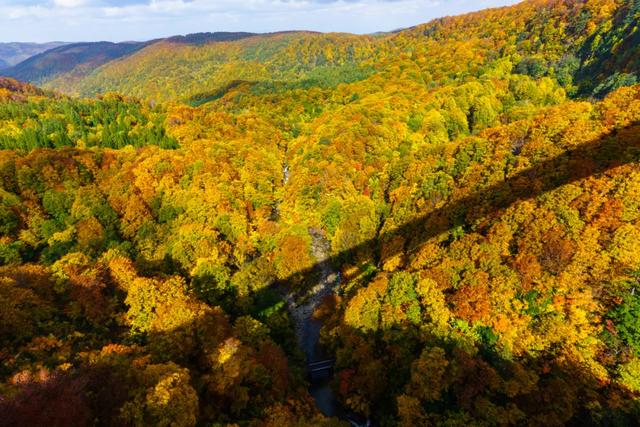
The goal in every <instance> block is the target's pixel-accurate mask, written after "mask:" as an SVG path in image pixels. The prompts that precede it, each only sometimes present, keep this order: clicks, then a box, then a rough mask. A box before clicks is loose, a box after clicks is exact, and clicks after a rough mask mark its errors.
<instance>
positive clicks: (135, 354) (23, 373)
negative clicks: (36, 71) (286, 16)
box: [0, 0, 640, 427]
mask: <svg viewBox="0 0 640 427" xmlns="http://www.w3.org/2000/svg"><path fill="white" fill-rule="evenodd" d="M635 4H636V3H635V2H634V1H626V2H621V1H610V0H588V1H560V0H544V1H543V0H535V1H528V2H524V3H522V4H519V5H516V6H514V7H509V8H500V9H493V10H486V11H483V12H480V13H475V14H469V15H464V16H459V17H450V18H444V19H441V20H437V21H434V22H431V23H428V24H425V25H421V26H418V27H415V28H412V29H408V30H405V31H402V32H399V33H396V34H387V35H381V36H379V37H361V36H351V35H334V34H329V35H325V34H310V33H288V34H274V35H266V36H251V37H246V38H242V39H241V40H233V41H225V42H221V43H210V42H206V41H205V42H203V43H201V44H199V45H193V44H185V43H176V42H175V41H163V42H159V43H157V44H154V45H152V46H148V47H146V48H144V49H142V50H139V51H138V52H136V53H134V54H133V55H130V56H128V57H126V58H121V59H120V60H117V61H113V62H110V63H108V64H105V65H104V66H102V67H100V68H98V69H96V70H95V71H94V72H92V73H91V75H89V76H87V77H86V78H83V79H82V81H78V82H77V83H78V84H87V85H88V86H87V87H86V88H85V89H83V90H87V91H88V92H87V93H93V92H91V91H97V92H101V91H107V90H109V91H111V90H120V91H123V92H125V91H126V92H128V93H136V94H139V95H140V96H143V97H146V98H151V99H169V100H171V102H168V103H166V104H164V103H157V102H156V103H152V102H146V101H133V100H129V99H126V98H122V97H120V96H117V95H113V94H109V95H104V96H103V98H102V99H99V100H87V101H75V100H70V99H68V98H66V97H63V96H58V97H57V98H56V97H54V96H52V95H51V94H46V93H43V92H34V91H37V90H36V89H35V88H33V87H32V86H29V85H22V84H19V83H17V82H15V81H12V80H2V81H0V88H1V87H3V86H4V87H5V89H0V119H2V120H3V121H2V122H0V133H1V134H2V135H3V139H2V141H3V143H4V144H6V145H5V146H6V147H8V148H12V149H8V150H0V233H1V234H0V263H1V264H3V265H5V266H3V267H0V285H1V286H0V320H2V322H0V339H1V340H0V341H1V342H2V343H3V348H2V351H1V352H0V355H2V357H3V364H2V367H1V369H0V394H1V396H0V412H1V413H6V414H9V416H8V417H5V418H4V419H2V420H0V423H2V421H5V423H6V424H8V425H15V424H18V421H22V423H23V424H27V425H55V424H59V425H84V424H88V423H94V424H105V425H128V424H141V425H156V424H160V423H165V424H175V425H185V426H195V425H229V424H237V425H249V426H254V425H255V426H266V427H280V426H290V425H291V426H306V425H313V426H333V425H337V421H336V420H332V419H327V418H326V417H323V416H322V415H321V414H319V412H318V410H317V409H316V408H315V407H314V406H313V401H312V399H311V397H310V396H309V393H308V392H307V390H308V389H309V388H308V384H307V383H306V382H305V380H304V377H305V373H307V374H312V372H311V369H308V366H307V365H306V363H305V362H306V360H305V355H304V354H302V352H301V351H300V348H298V347H297V346H296V340H295V335H294V330H293V328H292V326H293V325H292V322H291V320H292V319H291V316H290V314H289V313H288V312H287V302H289V304H291V306H292V305H293V304H292V303H293V301H292V300H291V299H290V297H291V296H294V295H295V296H300V299H299V301H295V303H296V305H298V307H299V308H300V309H301V310H300V312H299V313H296V312H295V311H293V310H292V311H293V317H294V320H295V318H297V319H298V320H299V321H301V320H302V319H305V320H304V323H306V324H307V325H308V326H311V323H313V327H309V328H307V333H304V332H303V333H302V334H301V337H302V338H303V340H301V341H306V343H307V344H306V345H308V346H313V347H314V350H315V344H316V343H317V341H318V339H317V328H316V327H317V326H319V325H321V326H322V327H321V330H320V337H319V344H320V345H321V346H322V353H323V359H324V358H325V357H324V356H325V355H326V358H327V359H330V362H329V363H330V364H331V365H332V367H333V372H334V374H333V377H332V380H331V385H330V386H331V387H332V390H333V396H336V397H337V398H338V399H339V401H340V405H339V406H341V407H344V409H345V410H347V411H350V412H353V413H355V414H359V415H363V416H364V418H370V419H372V420H373V421H374V422H375V423H376V424H379V425H384V426H400V427H404V426H427V425H445V426H447V425H449V426H460V425H468V426H494V425H507V426H521V425H525V426H540V425H545V426H546V425H551V426H560V425H580V426H583V425H584V426H612V425H615V426H617V425H619V426H626V425H636V424H637V420H638V419H639V414H640V381H639V378H640V322H639V321H638V319H640V292H638V284H639V283H640V191H639V189H640V85H635V86H631V87H620V88H617V89H615V88H616V87H617V86H619V85H628V84H630V82H631V81H632V78H631V77H628V76H627V77H624V79H626V80H624V79H623V80H620V81H618V80H615V79H617V77H615V76H616V73H618V74H619V75H622V74H626V75H632V74H633V73H636V72H637V69H636V68H635V64H636V63H637V49H636V46H635V45H634V40H635V37H636V36H635V34H636V31H637V30H634V28H635V21H636V18H635V17H636V11H637V8H636V6H635ZM205 38H206V37H205ZM196 39H199V37H196ZM598 40H599V41H598ZM623 45H624V47H625V51H624V52H627V51H629V52H630V53H629V54H628V55H627V54H625V53H624V52H622V51H620V50H618V49H621V48H617V47H616V46H623ZM607 52H609V55H610V57H609V58H608V59H606V57H607ZM599 59H605V60H603V61H600V60H599ZM589 67H593V68H589ZM589 70H592V72H593V79H594V80H595V81H594V82H592V83H588V78H589V75H588V74H586V73H588V72H589ZM581 73H583V74H581ZM610 79H613V80H615V84H606V85H603V88H604V89H602V90H596V89H597V88H598V86H600V85H601V84H603V83H605V82H607V81H609V80H610ZM89 83H90V84H89ZM604 86H606V87H604ZM78 87H80V86H78ZM607 92H609V93H607ZM605 93H607V94H606V95H605ZM581 97H584V98H583V99H572V98H581ZM601 97H602V99H598V98H601ZM174 100H187V101H190V103H191V104H192V105H186V104H185V103H180V102H173V101H174ZM32 135H36V136H37V139H36V140H35V141H37V143H36V144H34V143H32V141H33V139H31V136H32ZM158 135H165V136H166V138H167V139H168V140H171V141H175V143H174V144H171V145H170V146H167V148H172V149H170V150H169V149H163V148H162V147H158V146H156V145H154V143H157V141H158V140H159V138H158ZM139 136H141V137H142V138H140V139H137V138H138V137H139ZM43 147H46V148H43ZM319 245H321V247H320V246H319ZM338 271H339V274H334V272H338ZM330 277H331V279H330ZM314 287H315V288H314ZM329 288H335V294H333V292H329ZM282 295H286V297H285V298H283V297H282ZM305 296H306V297H308V298H309V299H306V300H305ZM319 296H322V297H323V298H322V301H320V302H319V301H318V299H319V298H317V297H319ZM318 303H319V304H318ZM291 306H290V308H292V307H291ZM312 309H315V310H313V313H310V312H311V311H312ZM307 322H308V323H307ZM301 329H302V330H304V328H301ZM305 337H306V338H307V339H305ZM314 354H317V353H314V352H309V354H307V358H313V356H314ZM323 394H324V393H323ZM329 396H332V394H329ZM44 406H46V407H47V411H42V410H41V409H42V407H44ZM331 406H333V405H331ZM49 414H54V415H55V417H56V419H55V420H57V421H58V422H57V423H52V422H50V421H51V420H47V419H45V417H47V416H49V417H52V416H53V415H49ZM55 420H54V421H55Z"/></svg>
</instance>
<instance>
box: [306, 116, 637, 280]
mask: <svg viewBox="0 0 640 427" xmlns="http://www.w3.org/2000/svg"><path fill="white" fill-rule="evenodd" d="M635 162H640V123H633V124H632V125H630V126H628V127H625V128H623V129H618V130H614V131H613V132H611V133H610V134H608V135H606V136H605V137H603V138H601V139H598V140H595V141H591V142H589V143H585V144H582V145H580V146H577V147H576V148H574V149H571V150H568V151H566V152H564V153H563V154H561V155H559V156H557V157H554V158H551V159H548V160H545V161H542V162H540V163H538V164H535V165H533V166H531V167H529V168H527V169H524V170H522V171H520V172H518V173H516V174H515V175H513V176H510V177H508V178H507V179H505V180H504V181H502V182H499V183H497V184H493V185H490V186H488V187H486V188H482V189H481V190H479V191H476V192H474V193H472V194H470V195H468V196H465V197H462V198H461V199H458V200H455V201H453V202H449V203H447V204H445V205H444V206H443V207H441V208H438V209H435V210H433V211H431V212H429V213H427V214H426V215H424V216H421V217H419V218H416V219H414V220H412V221H409V222H407V223H405V224H403V225H401V226H399V227H398V228H396V229H394V230H393V231H389V232H383V233H381V234H380V235H379V236H378V237H377V238H374V239H371V240H367V241H365V242H363V243H360V244H358V245H356V246H353V247H351V248H349V249H347V250H345V251H342V252H340V253H338V254H335V255H333V256H331V257H330V258H328V259H327V260H325V261H323V262H322V263H318V264H316V265H314V266H313V267H311V268H309V269H307V270H305V271H301V272H298V273H296V274H295V276H296V277H302V278H307V277H317V271H319V270H322V268H323V264H329V265H331V266H334V265H339V264H342V263H344V262H352V261H354V260H357V259H358V256H359V255H361V254H365V255H371V254H373V255H374V258H375V261H376V263H379V262H380V261H381V260H380V254H381V248H382V245H383V244H384V243H386V242H390V241H391V240H393V239H396V238H401V239H402V242H404V244H403V245H390V247H387V248H385V251H384V252H385V254H384V255H385V258H388V257H393V256H395V255H398V254H401V253H406V254H411V253H413V252H415V251H416V250H417V249H418V248H419V247H420V246H421V245H423V244H425V243H426V242H427V241H428V240H429V239H431V238H433V237H436V236H438V235H440V234H441V233H445V232H447V231H449V230H451V229H452V228H454V227H458V226H460V227H463V228H464V229H466V230H468V229H469V228H470V227H471V226H472V225H474V224H475V223H477V222H478V221H481V220H483V219H488V218H489V217H491V216H499V215H500V213H501V212H502V211H503V210H505V209H506V208H508V207H509V206H511V205H512V204H513V203H515V202H517V201H519V200H527V199H534V198H536V197H538V196H540V195H542V194H544V193H546V192H549V191H551V190H554V189H556V188H558V187H561V186H563V185H566V184H570V183H572V182H575V181H578V180H581V179H585V178H588V177H590V176H595V175H601V174H604V173H606V172H607V171H609V170H611V169H613V168H615V167H618V166H622V165H625V164H628V163H635Z"/></svg>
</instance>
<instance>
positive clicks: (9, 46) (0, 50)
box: [0, 42, 66, 70]
mask: <svg viewBox="0 0 640 427" xmlns="http://www.w3.org/2000/svg"><path fill="white" fill-rule="evenodd" d="M65 44H66V43H63V42H51V43H0V70H1V69H3V68H8V67H12V66H14V65H16V64H19V63H20V62H22V61H24V60H26V59H28V58H31V57H32V56H34V55H37V54H39V53H42V52H45V51H47V50H50V49H54V48H56V47H60V46H63V45H65Z"/></svg>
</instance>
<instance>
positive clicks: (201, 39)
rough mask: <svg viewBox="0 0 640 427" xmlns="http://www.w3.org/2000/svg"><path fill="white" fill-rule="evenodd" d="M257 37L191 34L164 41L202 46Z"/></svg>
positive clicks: (233, 34)
mask: <svg viewBox="0 0 640 427" xmlns="http://www.w3.org/2000/svg"><path fill="white" fill-rule="evenodd" d="M257 35H259V34H257V33H242V32H240V33H228V32H216V33H193V34H187V35H186V36H173V37H169V38H167V39H165V40H166V41H169V42H172V43H184V44H194V45H202V44H206V43H210V42H228V41H235V40H240V39H245V38H247V37H255V36H257Z"/></svg>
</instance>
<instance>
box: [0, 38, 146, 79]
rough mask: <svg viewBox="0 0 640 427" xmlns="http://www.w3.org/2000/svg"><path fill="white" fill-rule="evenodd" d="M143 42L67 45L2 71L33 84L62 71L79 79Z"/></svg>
mask: <svg viewBox="0 0 640 427" xmlns="http://www.w3.org/2000/svg"><path fill="white" fill-rule="evenodd" d="M145 45H146V43H141V42H124V43H111V42H87V43H73V44H68V45H64V46H60V47H58V48H55V49H51V50H48V51H46V52H43V53H40V54H38V55H35V56H33V57H31V58H29V59H27V60H26V61H23V62H21V63H19V64H17V65H15V66H14V67H12V68H9V69H7V70H4V71H3V73H2V74H4V75H5V76H8V77H13V78H15V79H18V80H22V81H28V82H32V83H36V84H40V83H43V82H46V81H49V80H51V79H53V78H55V77H56V76H59V75H61V74H68V78H78V77H80V76H84V75H86V74H88V73H89V72H91V71H93V70H94V69H96V68H98V67H99V66H101V65H103V64H105V63H107V62H109V61H112V60H114V59H117V58H121V57H123V56H126V55H128V54H131V53H133V52H135V51H137V50H139V49H141V48H142V47H144V46H145Z"/></svg>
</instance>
